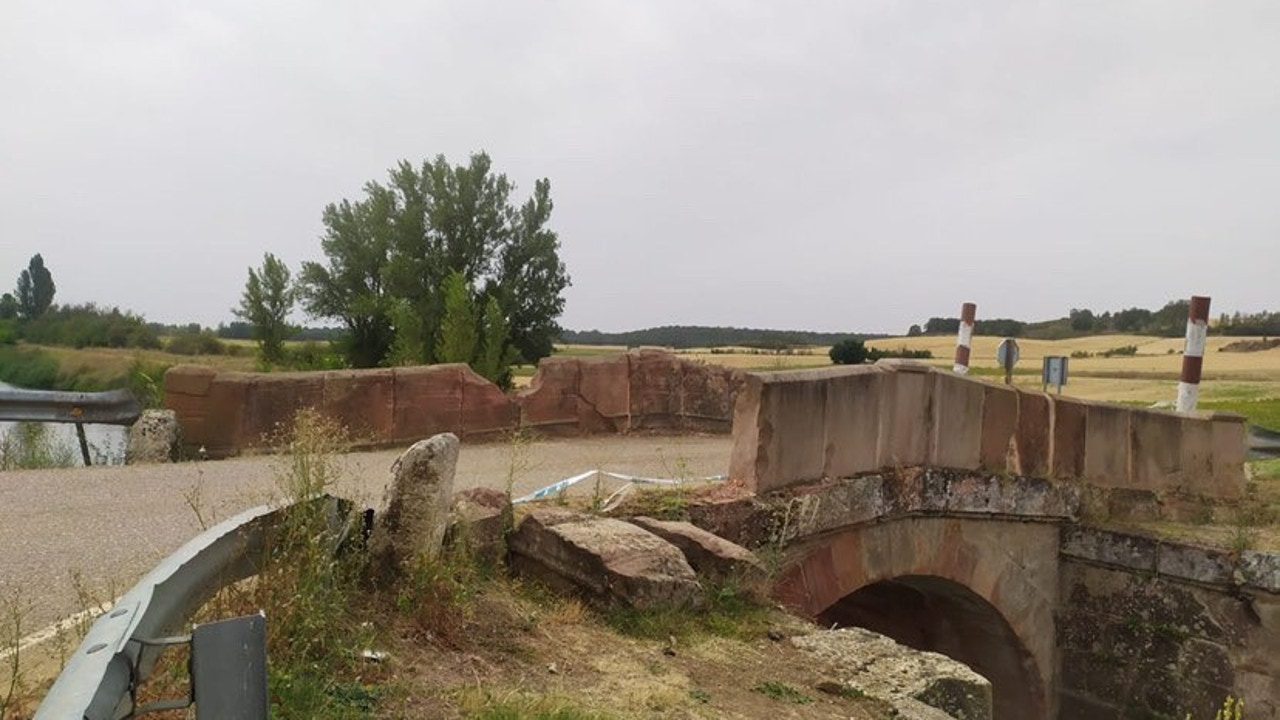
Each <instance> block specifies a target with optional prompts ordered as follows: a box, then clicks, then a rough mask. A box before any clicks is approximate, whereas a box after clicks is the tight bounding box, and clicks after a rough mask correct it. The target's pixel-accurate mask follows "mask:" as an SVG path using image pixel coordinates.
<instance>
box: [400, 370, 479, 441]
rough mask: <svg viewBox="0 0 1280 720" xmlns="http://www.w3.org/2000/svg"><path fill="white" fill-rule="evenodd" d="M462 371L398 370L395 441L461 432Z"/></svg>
mask: <svg viewBox="0 0 1280 720" xmlns="http://www.w3.org/2000/svg"><path fill="white" fill-rule="evenodd" d="M462 367H463V366H461V365H430V366H424V367H400V368H395V369H394V370H393V371H392V376H393V377H394V379H395V412H394V420H393V426H394V439H396V440H413V439H415V438H422V437H427V436H431V435H435V434H436V433H443V432H461V430H462Z"/></svg>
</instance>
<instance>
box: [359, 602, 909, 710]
mask: <svg viewBox="0 0 1280 720" xmlns="http://www.w3.org/2000/svg"><path fill="white" fill-rule="evenodd" d="M518 587H519V585H518V583H511V582H502V583H496V584H494V585H492V586H491V587H490V589H489V590H488V591H486V593H485V595H484V596H483V597H481V598H480V600H479V601H478V603H477V608H476V611H475V613H474V617H473V620H472V621H471V623H470V624H469V627H468V628H467V629H466V631H465V632H464V635H465V636H466V637H467V638H468V640H467V641H466V642H465V643H464V644H462V645H461V646H458V647H452V648H451V647H448V646H442V645H441V644H439V643H432V642H430V641H425V642H424V640H423V639H422V637H421V633H420V632H418V631H416V630H415V629H413V628H412V627H408V626H401V627H398V628H397V630H398V633H397V634H398V636H397V637H396V638H394V639H393V640H392V643H394V648H393V649H391V650H390V660H389V661H388V664H389V665H390V667H388V668H385V669H384V672H386V673H387V675H388V676H390V677H394V680H393V681H392V683H391V684H390V685H389V686H388V687H390V688H392V689H391V691H390V692H388V693H387V694H386V695H385V697H384V698H383V699H382V700H381V702H380V703H379V707H378V711H377V715H378V716H379V717H386V718H424V719H435V718H441V719H444V718H460V717H484V718H499V717H512V718H515V717H528V718H539V717H546V718H565V719H566V720H567V719H570V718H572V719H575V720H577V719H582V720H585V719H587V718H654V719H658V718H744V719H745V718H753V719H755V718H779V719H781V718H797V719H799V718H832V719H834V718H848V719H850V720H873V719H875V720H879V719H880V718H884V717H888V712H890V710H889V708H888V707H887V706H885V705H883V704H882V703H880V702H879V701H876V700H871V699H867V698H853V697H841V696H836V695H831V694H827V693H824V692H823V691H821V690H819V689H817V686H818V685H819V684H820V683H822V682H823V681H824V680H831V679H832V677H829V676H828V675H826V674H824V671H825V670H826V669H825V668H822V667H819V666H818V664H817V663H816V662H815V661H814V660H813V658H811V657H809V656H806V655H803V654H802V652H801V651H799V650H797V649H796V648H795V647H793V646H792V645H791V644H790V643H789V642H787V641H786V640H785V639H779V640H771V639H769V638H768V637H767V636H761V637H758V638H747V639H737V638H729V637H715V636H709V635H700V636H694V637H685V638H680V639H674V641H673V640H670V639H669V640H667V641H656V640H645V639H638V638H633V637H628V636H625V635H621V634H619V633H618V632H616V631H614V630H613V629H612V628H610V627H609V626H608V625H607V624H606V623H605V622H603V621H602V620H601V618H600V616H599V615H597V614H596V613H595V612H594V611H592V610H589V609H586V608H584V607H583V606H582V605H581V604H579V603H578V602H577V601H574V600H566V599H561V598H554V599H548V598H545V597H541V598H539V599H538V600H537V601H531V600H530V599H529V596H528V595H525V594H523V593H521V592H520V591H519V590H518V589H517V590H514V591H513V588H518ZM770 620H771V622H772V623H773V628H775V629H774V633H775V635H774V636H775V637H779V638H781V637H782V636H785V635H790V634H793V633H802V632H810V631H812V630H813V628H812V626H809V625H807V624H806V623H803V621H800V620H798V619H796V618H794V617H791V616H788V615H785V614H783V613H780V612H775V613H771V615H770ZM767 686H772V687H774V688H776V687H779V686H785V687H787V688H790V689H792V690H794V691H796V694H794V695H791V694H787V695H785V696H781V697H780V696H779V694H778V693H770V692H768V691H767V690H766V687H767ZM504 711H505V712H507V713H511V714H502V713H503V712H504ZM556 712H559V713H560V714H555V713H556Z"/></svg>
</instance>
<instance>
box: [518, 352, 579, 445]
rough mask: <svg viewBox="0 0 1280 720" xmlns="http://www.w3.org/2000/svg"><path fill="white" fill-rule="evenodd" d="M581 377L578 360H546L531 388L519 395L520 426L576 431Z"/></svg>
mask: <svg viewBox="0 0 1280 720" xmlns="http://www.w3.org/2000/svg"><path fill="white" fill-rule="evenodd" d="M580 377H581V363H580V361H579V359H578V358H567V357H561V358H557V357H549V358H543V359H542V360H541V361H540V362H539V363H538V371H537V373H535V374H534V376H533V380H532V381H531V382H530V383H529V387H528V388H527V389H525V390H523V391H521V392H520V393H519V394H518V395H517V396H516V403H517V404H519V406H520V424H521V425H522V426H524V427H527V428H531V429H534V430H538V431H539V432H549V433H573V432H577V430H578V401H579V399H578V381H579V378H580Z"/></svg>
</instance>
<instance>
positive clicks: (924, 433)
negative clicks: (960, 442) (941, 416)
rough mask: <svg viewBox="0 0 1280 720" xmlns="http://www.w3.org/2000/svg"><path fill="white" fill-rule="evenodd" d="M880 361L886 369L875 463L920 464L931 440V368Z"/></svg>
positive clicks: (926, 457)
mask: <svg viewBox="0 0 1280 720" xmlns="http://www.w3.org/2000/svg"><path fill="white" fill-rule="evenodd" d="M881 364H882V366H884V367H886V368H887V369H889V370H890V372H889V374H888V375H886V376H885V381H886V386H885V394H884V396H883V403H882V404H881V412H880V433H879V445H878V450H877V453H876V455H877V458H878V462H877V465H878V466H879V467H910V466H914V465H924V464H926V463H928V462H929V455H930V450H931V448H930V445H931V444H932V442H931V441H932V439H933V420H934V414H933V392H934V385H935V381H934V378H933V373H934V370H933V369H932V368H930V367H929V366H927V365H922V364H916V363H884V361H881Z"/></svg>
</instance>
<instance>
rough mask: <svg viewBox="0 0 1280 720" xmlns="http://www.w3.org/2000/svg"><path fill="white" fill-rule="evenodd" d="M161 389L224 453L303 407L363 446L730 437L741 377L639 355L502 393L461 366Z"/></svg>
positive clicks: (208, 373)
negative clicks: (512, 436) (451, 439)
mask: <svg viewBox="0 0 1280 720" xmlns="http://www.w3.org/2000/svg"><path fill="white" fill-rule="evenodd" d="M164 382H165V403H166V405H167V406H168V407H169V408H170V409H171V410H173V411H174V412H175V414H176V415H177V418H178V423H179V424H180V425H181V426H182V430H183V438H184V442H185V443H186V444H187V445H188V446H189V447H192V448H201V447H203V448H204V449H205V452H206V453H207V454H208V456H209V457H226V456H229V455H234V454H236V453H238V452H240V451H241V450H245V449H249V448H255V447H264V446H266V445H269V444H270V440H271V437H272V436H273V435H274V434H275V433H276V432H277V429H278V428H280V427H282V426H286V425H288V424H289V423H290V422H291V421H292V419H293V417H294V415H295V414H297V412H298V410H301V409H303V408H317V409H319V410H320V411H321V412H323V413H325V414H327V415H330V416H331V417H333V418H335V419H337V420H338V421H339V422H341V423H342V424H343V425H345V426H346V427H347V428H348V430H349V431H350V432H351V434H352V436H353V437H354V438H355V439H356V440H357V442H360V443H362V444H366V445H384V444H396V443H408V442H413V441H416V440H420V439H422V438H425V437H430V436H431V435H434V434H436V433H441V432H452V433H455V434H457V435H458V436H460V437H464V438H490V437H494V436H497V435H500V434H502V433H504V432H506V431H508V430H511V429H513V428H515V427H519V426H524V427H528V428H530V429H533V430H535V431H539V432H546V433H553V434H581V433H620V432H628V431H631V430H642V429H680V430H700V431H708V432H728V431H729V427H730V421H731V418H732V413H733V407H734V397H735V394H736V392H737V389H738V387H739V386H740V385H741V383H742V374H741V373H739V372H737V371H734V370H732V369H729V368H725V367H720V366H715V365H706V364H702V363H698V362H692V361H688V360H684V359H682V358H679V357H678V356H675V355H673V354H671V353H668V352H663V351H657V350H640V351H634V352H630V353H625V354H618V355H613V356H608V357H598V358H582V357H558V358H547V359H545V360H543V361H542V363H540V364H539V366H538V372H537V374H536V375H534V377H533V381H532V383H531V385H530V387H529V388H528V389H526V390H523V391H520V392H518V393H515V394H510V395H509V394H506V393H504V392H502V390H501V389H499V388H498V387H497V386H496V385H494V384H493V383H491V382H489V381H488V380H486V379H484V378H482V377H480V376H479V375H477V374H476V373H474V372H473V371H472V370H471V369H470V368H469V367H467V366H466V365H460V364H453V365H431V366H425V367H404V368H392V369H374V370H335V371H329V372H306V373H239V372H219V371H216V370H214V369H212V368H208V367H204V366H198V365H180V366H177V367H174V368H172V369H170V370H169V371H168V372H167V373H166V374H165V380H164Z"/></svg>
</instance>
